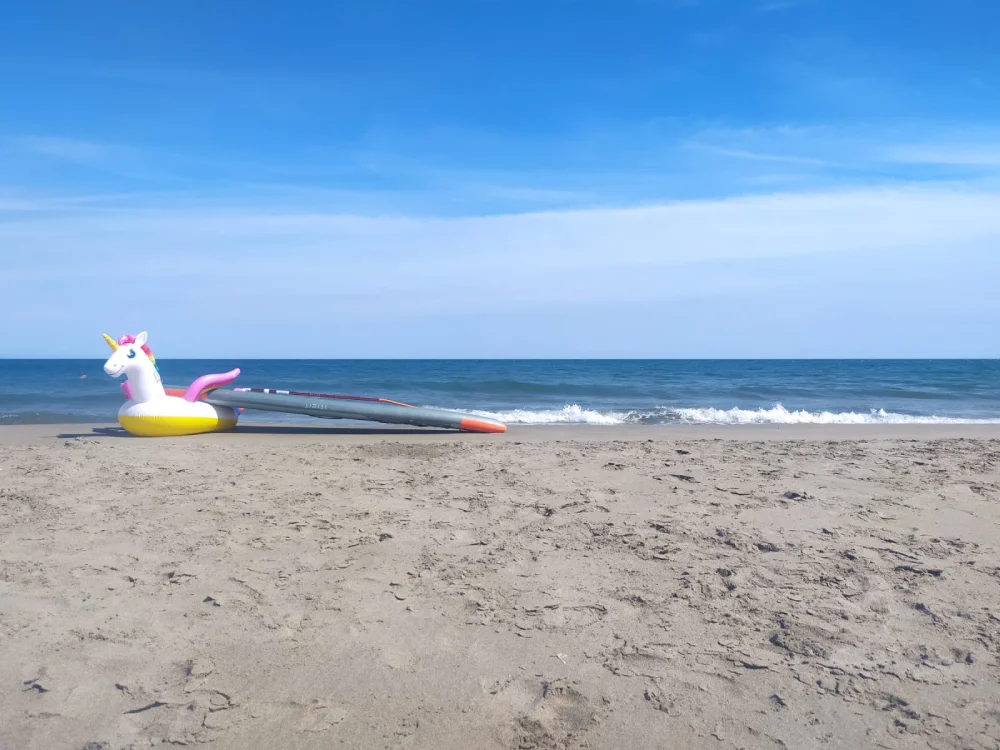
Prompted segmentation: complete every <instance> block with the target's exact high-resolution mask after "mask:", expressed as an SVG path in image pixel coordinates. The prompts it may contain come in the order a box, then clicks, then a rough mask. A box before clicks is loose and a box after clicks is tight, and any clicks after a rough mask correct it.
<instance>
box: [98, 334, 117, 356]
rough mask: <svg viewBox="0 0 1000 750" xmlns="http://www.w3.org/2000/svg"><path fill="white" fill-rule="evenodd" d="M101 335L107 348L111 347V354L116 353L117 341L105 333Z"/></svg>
mask: <svg viewBox="0 0 1000 750" xmlns="http://www.w3.org/2000/svg"><path fill="white" fill-rule="evenodd" d="M101 335H102V336H104V340H105V341H107V342H108V346H110V347H111V351H113V352H116V351H118V342H117V341H115V340H114V339H113V338H111V337H110V336H109V335H108V334H106V333H102V334H101Z"/></svg>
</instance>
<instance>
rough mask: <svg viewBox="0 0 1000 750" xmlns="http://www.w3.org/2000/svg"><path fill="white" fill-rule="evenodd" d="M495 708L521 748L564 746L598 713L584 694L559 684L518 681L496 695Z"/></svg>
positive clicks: (590, 722) (585, 727)
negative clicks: (563, 744) (561, 744)
mask: <svg viewBox="0 0 1000 750" xmlns="http://www.w3.org/2000/svg"><path fill="white" fill-rule="evenodd" d="M494 708H495V709H496V710H497V711H498V712H499V713H500V717H498V718H500V719H501V720H503V721H504V723H506V724H507V726H508V727H509V728H510V729H511V730H512V731H513V733H514V734H515V735H516V739H517V740H518V742H519V746H524V745H528V746H529V747H531V746H536V745H538V746H541V747H547V746H548V745H550V744H553V743H555V744H559V743H564V742H565V741H566V740H567V739H569V738H570V737H572V736H573V735H576V734H579V733H580V732H583V731H584V730H586V729H587V728H588V727H589V726H590V725H591V724H592V723H593V722H594V720H595V718H596V712H595V711H594V709H593V707H592V706H591V704H590V701H589V700H588V699H587V698H586V696H584V695H583V694H581V693H579V692H578V691H576V690H574V689H573V688H571V687H569V686H568V685H563V684H560V683H558V682H549V681H546V680H538V681H533V680H516V681H514V682H511V683H510V684H508V685H507V686H505V687H504V688H502V689H501V690H499V691H497V693H496V694H495V700H494Z"/></svg>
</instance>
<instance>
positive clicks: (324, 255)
mask: <svg viewBox="0 0 1000 750" xmlns="http://www.w3.org/2000/svg"><path fill="white" fill-rule="evenodd" d="M997 28H1000V3H991V2H983V1H982V0H977V1H976V2H972V1H971V0H953V1H952V2H947V3H945V2H930V1H929V0H882V1H881V2H860V1H858V0H616V1H615V2H610V1H607V2H605V1H601V2H598V1H597V0H532V1H531V2H520V1H510V0H465V1H464V2H430V1H427V2H414V1H413V0H405V1H404V0H397V1H393V2H386V1H382V0H366V2H364V3H350V4H348V3H339V2H335V3H319V2H316V3H306V2H297V3H254V2H239V3H236V2H213V3H195V2H188V1H184V2H175V3H159V4H149V3H145V4H141V3H132V2H124V1H122V2H99V1H98V2H88V3H79V2H45V1H44V0H39V1H38V2H33V3H20V4H15V3H7V4H4V5H2V6H0V312H2V313H3V314H2V316H0V356H81V357H100V356H103V354H102V348H103V344H102V342H101V341H100V333H101V332H102V331H107V332H109V333H111V334H113V335H118V334H120V333H123V332H126V331H128V332H137V331H138V330H139V329H146V330H148V331H149V333H150V343H151V345H152V346H153V348H154V351H156V352H157V354H158V355H159V356H160V357H161V358H163V359H169V358H170V357H182V356H213V355H218V356H233V357H239V356H245V357H252V356H278V357H281V356H288V357H308V356H317V357H368V356H371V357H602V356H614V357H617V356H622V357H747V356H751V357H752V356H759V357H796V356H803V357H815V356H830V357H838V356H848V357H849V356H858V357H873V356H892V357H895V356H916V357H920V356H988V357H994V356H996V353H997V352H996V341H997V335H996V331H997V330H998V328H1000V294H998V293H997V288H996V283H995V280H996V279H997V278H1000V253H998V249H1000V46H998V45H997V44H996V43H995V41H996V30H997Z"/></svg>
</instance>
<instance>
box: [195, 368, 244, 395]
mask: <svg viewBox="0 0 1000 750" xmlns="http://www.w3.org/2000/svg"><path fill="white" fill-rule="evenodd" d="M239 374H240V368H239V367H237V368H236V369H235V370H230V371H229V372H224V373H220V374H218V375H202V376H201V377H200V378H198V379H197V380H196V381H194V382H193V383H192V384H191V385H189V386H188V389H187V390H186V391H185V392H184V400H185V401H190V402H191V403H194V402H195V401H197V400H198V396H200V395H201V392H202V391H203V390H205V389H206V388H220V387H221V386H224V385H227V384H228V383H232V382H233V381H234V380H236V378H237V376H238V375H239Z"/></svg>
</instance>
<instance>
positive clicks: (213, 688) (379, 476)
mask: <svg viewBox="0 0 1000 750" xmlns="http://www.w3.org/2000/svg"><path fill="white" fill-rule="evenodd" d="M162 743H173V744H175V745H181V746H185V745H186V746H192V745H199V744H201V745H203V746H208V747H212V748H331V747H345V748H460V749H462V750H467V749H469V748H475V749H476V750H489V749H491V748H525V749H526V748H584V747H586V748H628V749H629V750H640V749H641V748H671V747H683V748H702V747H705V748H734V747H741V748H751V747H753V748H755V747H787V748H812V747H841V748H867V747H885V748H903V747H907V748H908V747H925V746H926V747H931V748H993V749H996V748H998V747H1000V427H968V426H955V427H937V426H913V427H892V428H882V427H877V426H864V427H857V428H852V427H829V428H824V427H812V428H810V427H788V428H785V427H772V428H765V427H748V428H725V429H723V428H702V429H699V428H683V427H646V428H639V427H637V428H623V427H616V428H609V429H604V428H572V429H570V428H522V429H517V428H512V429H511V430H510V432H508V433H507V434H506V435H503V436H477V435H454V434H441V433H426V432H421V431H398V430H388V431H379V430H374V431H360V432H351V431H339V430H336V429H332V430H331V429H325V428H322V427H320V428H316V429H309V428H305V429H302V428H287V429H275V428H268V429H264V428H253V427H244V428H242V429H241V431H239V432H237V433H233V434H228V435H207V436H195V437H189V438H179V439H152V440H144V439H135V438H128V437H123V436H122V435H121V434H118V433H117V432H116V431H115V430H112V429H107V428H98V429H97V430H96V431H95V430H94V429H92V428H90V427H80V426H78V425H77V426H72V427H53V426H42V427H7V428H0V747H3V748H18V749H21V748H45V749H50V748H74V749H76V750H82V749H83V748H88V750H98V749H100V750H119V749H120V748H132V747H135V748H138V747H147V746H151V745H155V746H160V745H161V744H162Z"/></svg>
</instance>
